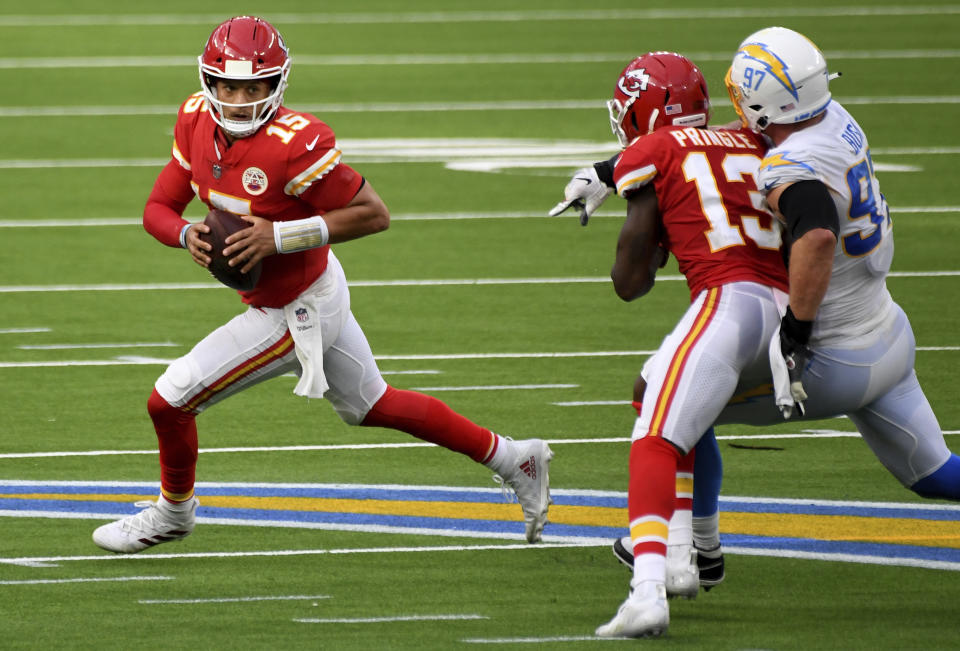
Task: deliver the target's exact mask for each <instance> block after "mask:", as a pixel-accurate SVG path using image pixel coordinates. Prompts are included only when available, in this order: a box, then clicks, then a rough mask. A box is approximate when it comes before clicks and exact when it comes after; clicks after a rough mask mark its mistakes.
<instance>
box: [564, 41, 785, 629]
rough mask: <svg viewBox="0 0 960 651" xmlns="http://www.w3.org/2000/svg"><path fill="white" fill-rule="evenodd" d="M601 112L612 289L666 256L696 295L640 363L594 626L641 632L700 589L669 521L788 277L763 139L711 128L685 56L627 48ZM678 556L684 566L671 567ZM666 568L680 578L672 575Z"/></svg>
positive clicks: (752, 359) (637, 281)
mask: <svg viewBox="0 0 960 651" xmlns="http://www.w3.org/2000/svg"><path fill="white" fill-rule="evenodd" d="M608 109H609V113H610V119H611V125H612V127H613V131H614V133H615V134H616V135H617V137H618V139H619V141H620V144H621V146H623V147H624V148H625V149H624V151H623V152H622V154H620V155H619V157H618V158H617V160H616V164H615V167H614V169H613V175H612V176H613V179H612V181H613V184H614V185H615V187H616V190H617V193H618V194H620V195H621V196H623V197H624V198H626V199H627V218H626V221H625V223H624V225H623V228H622V230H621V232H620V236H619V239H618V241H617V252H616V259H615V262H614V265H613V269H612V271H611V277H612V278H613V283H614V288H615V289H616V292H617V294H618V295H619V296H620V297H621V298H622V299H624V300H627V301H630V300H634V299H636V298H638V297H640V296H643V295H644V294H646V293H647V292H648V291H649V290H650V289H651V287H652V286H653V283H654V278H655V275H656V271H657V269H658V268H659V267H660V266H662V265H663V264H664V262H665V261H666V256H667V255H668V254H671V253H672V254H673V255H674V256H675V257H676V259H677V262H678V263H679V268H680V271H681V273H683V274H684V276H685V277H686V280H687V284H688V286H689V288H690V295H691V305H690V307H689V308H688V310H687V311H686V313H685V314H684V316H683V317H682V318H681V320H680V321H679V323H678V324H677V325H676V326H675V328H674V330H673V331H672V332H671V333H670V334H669V335H668V336H667V337H666V338H665V339H664V341H663V343H662V344H661V346H660V348H659V349H658V350H657V353H656V354H655V355H654V356H653V357H652V358H651V359H650V360H649V361H648V363H647V365H646V367H645V372H644V375H645V377H646V380H647V388H646V391H645V392H644V394H643V403H642V406H641V407H640V410H639V416H638V418H637V421H636V424H635V426H634V430H633V436H632V444H631V449H630V460H629V468H630V483H629V491H628V512H629V519H630V536H631V539H632V542H633V551H634V557H635V562H634V575H633V579H632V581H631V593H630V595H629V596H628V598H627V599H626V601H625V602H624V603H623V605H622V606H621V607H620V610H619V611H618V613H617V614H616V616H615V617H614V618H613V619H612V620H611V621H610V622H609V623H607V624H606V625H604V626H601V627H600V628H598V629H597V634H598V635H601V636H611V637H613V636H632V637H640V636H651V635H659V634H661V633H663V632H664V631H665V630H666V629H667V627H668V625H669V621H670V616H669V607H668V605H667V601H666V596H667V589H668V587H669V588H671V593H672V594H681V595H686V596H694V595H696V592H697V590H698V585H697V570H696V556H695V553H693V551H692V549H691V548H690V547H689V546H686V548H685V549H682V548H681V549H677V550H674V549H672V548H670V549H668V547H667V539H668V526H669V524H670V522H671V518H672V517H673V516H674V511H675V508H676V507H677V506H678V505H679V504H680V503H681V502H684V504H683V507H684V508H685V509H686V510H687V511H689V508H690V504H689V503H690V500H691V497H692V488H691V485H692V476H693V456H694V455H693V454H692V450H693V448H694V446H696V444H697V443H698V441H699V440H700V438H701V436H702V435H703V433H704V432H705V431H706V430H707V429H708V428H709V427H710V426H711V425H712V424H713V422H714V420H715V419H716V417H717V415H718V414H719V413H720V411H721V410H722V409H723V407H724V406H725V405H726V403H727V401H728V400H729V398H730V396H731V395H732V394H733V391H734V390H735V388H736V386H737V382H738V380H739V377H740V373H741V372H742V371H743V370H744V369H747V368H750V367H752V366H756V365H759V364H763V363H766V361H767V355H768V344H769V341H770V337H771V335H772V333H773V331H774V329H775V328H776V327H777V326H778V325H779V323H780V312H779V311H778V302H779V303H781V304H782V303H784V302H785V300H786V291H787V275H786V270H785V269H784V265H783V260H782V257H781V235H780V226H779V224H778V223H777V222H776V221H775V220H774V218H773V216H772V215H770V214H769V213H768V212H766V211H765V210H764V209H763V208H762V204H761V203H760V201H759V193H758V192H757V188H756V183H755V180H754V179H755V176H756V174H757V170H758V168H759V165H760V160H761V159H762V157H763V155H764V152H765V150H766V144H765V142H764V141H763V139H762V137H761V136H759V135H757V134H754V133H752V132H750V131H748V130H746V129H708V128H707V122H708V119H709V115H710V106H709V97H708V93H707V84H706V82H705V81H704V79H703V75H702V74H701V72H700V70H699V69H698V68H697V67H696V66H695V65H694V64H693V63H692V62H690V61H689V60H688V59H686V58H684V57H682V56H680V55H679V54H674V53H670V52H653V53H649V54H646V55H644V56H641V57H638V58H637V59H634V60H633V61H632V62H630V63H629V64H628V65H627V66H626V68H624V70H623V71H622V72H621V74H620V76H619V78H618V79H617V84H616V87H615V90H614V97H613V99H612V100H610V101H609V102H608ZM578 176H579V175H578ZM575 181H576V179H575ZM572 183H573V182H572ZM591 189H592V188H591ZM601 192H602V191H601ZM584 198H586V199H589V197H584ZM602 199H603V197H600V198H599V201H602ZM564 203H566V205H567V206H569V205H571V204H573V202H571V201H567V202H561V204H559V205H558V207H557V209H555V210H554V211H553V214H557V212H559V211H561V210H562V209H563V208H565V207H566V206H564V205H563V204H564ZM597 205H598V203H597ZM587 207H588V206H585V207H584V208H583V209H586V208H587ZM594 207H595V206H594ZM558 209H560V210H558ZM687 526H689V522H688V523H687ZM673 552H679V557H677V558H672V557H671V556H672V555H673ZM674 564H675V565H679V566H680V571H671V572H668V570H667V568H668V565H674ZM685 567H687V568H689V571H688V572H686V573H684V571H683V569H684V568H685ZM668 577H670V580H671V581H673V582H675V583H676V585H671V586H667V585H666V583H667V579H668ZM685 577H686V578H687V579H689V580H686V581H685V580H684V578H685Z"/></svg>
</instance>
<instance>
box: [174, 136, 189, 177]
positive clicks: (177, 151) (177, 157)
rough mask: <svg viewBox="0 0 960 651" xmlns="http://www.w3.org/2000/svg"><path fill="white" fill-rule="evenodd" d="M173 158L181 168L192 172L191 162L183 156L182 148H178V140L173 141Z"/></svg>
mask: <svg viewBox="0 0 960 651" xmlns="http://www.w3.org/2000/svg"><path fill="white" fill-rule="evenodd" d="M173 158H174V159H175V160H176V161H177V162H178V163H180V167H182V168H183V169H185V170H187V171H188V172H189V171H190V169H191V167H190V161H188V160H187V159H186V158H184V157H183V154H181V153H180V148H179V147H177V141H176V140H174V141H173Z"/></svg>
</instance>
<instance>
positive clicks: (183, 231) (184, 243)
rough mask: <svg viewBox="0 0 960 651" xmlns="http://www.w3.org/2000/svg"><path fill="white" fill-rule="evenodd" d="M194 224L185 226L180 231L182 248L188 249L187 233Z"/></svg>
mask: <svg viewBox="0 0 960 651" xmlns="http://www.w3.org/2000/svg"><path fill="white" fill-rule="evenodd" d="M191 226H193V224H184V226H183V228H181V229H180V248H181V249H185V248H187V231H189V230H190V227H191Z"/></svg>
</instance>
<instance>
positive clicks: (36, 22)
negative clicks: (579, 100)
mask: <svg viewBox="0 0 960 651" xmlns="http://www.w3.org/2000/svg"><path fill="white" fill-rule="evenodd" d="M956 13H960V7H958V6H957V5H942V6H923V5H921V6H909V5H892V6H889V7H862V6H841V7H810V8H796V7H789V8H780V9H773V8H766V9H764V15H765V16H768V17H771V18H797V17H815V18H816V17H854V16H926V15H931V14H932V15H941V14H946V15H949V14H956ZM756 15H757V10H756V8H751V7H726V8H717V9H709V8H705V7H704V8H695V9H593V10H564V9H556V10H539V11H520V10H515V11H430V12H391V13H387V12H369V13H365V12H351V13H346V12H344V13H318V12H311V13H271V14H270V20H271V21H273V22H274V24H277V25H282V24H284V23H301V24H321V25H332V24H339V25H355V24H359V25H371V24H377V25H379V24H387V25H391V24H395V23H428V24H429V23H477V22H490V23H503V22H509V23H512V22H554V21H584V20H600V21H608V20H686V19H699V20H702V19H709V18H713V19H736V18H755V17H756ZM222 19H223V16H222V15H220V14H53V15H30V14H27V15H24V14H19V15H17V14H13V15H9V16H3V17H0V26H2V27H79V26H121V25H122V26H131V25H137V26H158V25H205V26H206V25H212V24H217V23H218V22H219V21H221V20H222Z"/></svg>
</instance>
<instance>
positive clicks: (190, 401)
mask: <svg viewBox="0 0 960 651" xmlns="http://www.w3.org/2000/svg"><path fill="white" fill-rule="evenodd" d="M290 66H291V58H290V54H289V52H288V49H287V46H286V44H285V43H284V41H283V38H282V37H281V36H280V33H279V32H278V31H277V30H276V29H275V28H274V27H273V26H272V25H271V24H270V23H268V22H267V21H265V20H263V19H262V18H257V17H252V16H238V17H235V18H231V19H229V20H227V21H226V22H224V23H222V24H221V25H219V26H217V27H216V29H214V30H213V33H212V34H211V35H210V38H209V39H208V40H207V43H206V47H205V48H204V50H203V53H202V54H201V55H200V57H199V72H200V85H201V90H200V91H199V92H197V93H194V94H193V95H191V96H190V97H188V98H187V99H186V101H184V102H183V104H182V105H181V107H180V110H179V112H178V114H177V121H176V125H175V127H174V142H173V149H172V155H171V158H170V161H169V162H168V163H167V164H166V166H165V167H164V168H163V170H162V171H161V172H160V174H159V176H158V177H157V180H156V183H155V184H154V186H153V191H152V192H151V193H150V196H149V198H148V200H147V204H146V207H145V209H144V215H143V223H144V227H145V228H146V230H147V231H148V232H149V233H150V234H151V235H153V236H154V237H155V238H156V239H157V240H159V241H160V242H161V243H163V244H165V245H167V246H169V247H175V248H184V249H187V250H188V251H189V253H190V255H191V256H192V258H193V260H194V261H195V262H196V263H198V264H200V265H202V266H204V267H207V266H209V265H210V263H211V254H212V253H213V244H212V243H211V242H210V241H208V240H210V239H217V238H206V239H205V238H204V237H202V236H204V235H207V234H209V233H210V232H211V229H210V227H209V226H208V225H206V224H203V223H191V222H189V221H187V220H185V219H184V218H183V216H182V215H183V212H184V209H185V208H186V207H187V204H189V203H190V202H191V201H192V200H193V199H194V198H198V199H199V200H200V201H202V202H203V203H204V204H206V206H207V207H208V208H209V209H210V210H211V211H214V210H217V211H225V212H227V213H233V214H234V215H238V216H240V217H241V218H242V219H243V220H244V221H245V222H246V225H247V227H246V228H241V229H240V230H237V231H235V232H233V233H232V234H231V235H229V236H228V237H226V238H225V239H224V240H223V244H225V245H226V248H224V249H223V250H222V251H219V252H218V254H222V255H223V256H226V257H227V258H229V265H230V266H232V267H233V268H235V269H239V271H240V273H241V274H249V273H250V272H251V271H254V270H255V269H257V268H258V267H259V275H258V276H257V277H256V278H255V279H254V280H253V281H251V282H246V283H237V284H236V286H237V287H241V288H240V289H238V292H239V294H240V297H241V299H242V300H243V302H244V303H246V304H247V305H248V306H249V307H248V309H247V310H246V311H244V312H243V313H241V314H239V315H237V316H235V317H234V318H232V319H230V320H229V321H228V322H227V323H225V324H224V325H223V326H221V327H219V328H217V329H216V330H214V331H213V332H211V333H210V334H208V335H207V336H206V337H204V338H203V339H202V340H201V341H200V342H199V343H198V344H197V345H196V346H194V347H193V349H192V350H191V351H190V352H189V353H187V354H186V355H184V356H183V357H181V358H179V359H177V360H175V361H174V362H173V363H171V364H170V366H169V367H168V368H167V369H166V371H164V373H163V374H162V375H161V376H160V378H159V379H158V380H157V382H156V385H155V387H154V390H153V392H152V393H151V395H150V397H149V400H148V401H147V409H148V412H149V414H150V418H151V419H152V421H153V425H154V429H155V430H156V433H157V438H158V442H159V449H160V471H161V472H160V482H161V494H160V496H159V498H158V500H157V501H156V502H147V503H146V504H145V505H144V506H146V508H145V509H143V510H142V511H140V512H139V513H136V514H134V515H130V516H127V517H125V518H123V519H121V520H118V521H116V522H112V523H110V524H106V525H104V526H102V527H100V528H98V529H97V530H96V531H95V532H94V534H93V540H94V542H95V543H96V544H97V545H99V546H100V547H102V548H104V549H107V550H109V551H113V552H119V553H135V552H139V551H141V550H143V549H146V548H147V547H150V546H152V545H156V544H158V543H162V542H167V541H170V540H176V539H179V538H183V537H184V536H187V535H188V534H190V533H191V531H192V530H193V528H194V524H195V512H196V509H197V505H198V501H197V498H196V497H195V496H194V482H195V471H196V462H197V452H198V443H197V425H196V418H197V416H198V415H199V414H201V413H202V412H203V411H204V410H206V409H207V408H209V407H211V406H213V405H215V404H216V403H218V402H220V401H221V400H224V399H225V398H228V397H230V396H232V395H234V394H236V393H238V392H240V391H243V390H244V389H247V388H249V387H251V386H253V385H255V384H257V383H259V382H263V381H264V380H268V379H270V378H273V377H277V376H280V375H283V374H285V373H290V372H293V373H296V374H297V376H298V377H299V381H298V383H297V385H296V388H295V389H294V393H295V394H297V395H300V396H308V397H311V398H321V397H322V398H326V399H327V400H328V401H329V402H330V404H331V405H332V406H333V408H334V410H335V411H336V413H337V414H338V415H339V416H340V418H341V419H342V420H343V421H344V422H346V423H348V424H350V425H364V426H372V427H387V428H393V429H397V430H400V431H403V432H406V433H409V434H411V435H413V436H415V437H417V438H419V439H422V440H424V441H428V442H430V443H434V444H436V445H440V446H443V447H445V448H447V449H450V450H453V451H455V452H459V453H461V454H464V455H466V456H468V457H470V458H471V459H472V460H474V461H476V462H479V463H483V464H484V465H486V466H487V467H488V468H490V469H491V470H493V471H494V472H495V473H497V478H498V479H499V480H500V481H502V482H503V483H504V484H505V485H506V486H509V487H510V488H512V489H513V490H514V491H515V492H516V495H517V498H518V501H519V502H520V506H521V507H522V511H523V517H524V520H525V523H526V538H527V540H528V541H529V542H537V541H539V540H540V537H541V532H542V530H543V526H544V524H545V523H546V520H547V509H548V506H549V503H550V493H549V480H548V469H549V468H548V466H549V462H550V459H551V457H552V452H551V451H550V448H549V447H548V446H547V444H546V443H545V442H544V441H541V440H539V439H530V440H525V441H513V440H510V439H508V438H505V437H501V436H499V435H497V434H495V433H493V432H491V431H490V430H489V429H486V428H484V427H481V426H479V425H477V424H475V423H473V422H472V421H470V420H468V419H467V418H465V417H463V416H461V415H460V414H458V413H456V412H454V411H453V410H452V409H450V407H448V406H447V405H446V404H444V403H443V402H441V401H440V400H437V399H436V398H433V397H431V396H427V395H424V394H422V393H417V392H414V391H404V390H400V389H396V388H394V387H391V386H389V385H387V383H386V382H385V381H384V379H383V377H382V376H381V373H380V370H379V369H378V368H377V364H376V362H375V361H374V356H373V353H372V352H371V350H370V346H369V345H368V343H367V339H366V337H365V335H364V333H363V330H362V329H361V328H360V325H359V324H358V323H357V320H356V319H355V318H354V316H353V314H352V312H351V311H350V293H349V290H348V288H347V281H346V278H345V276H344V272H343V269H342V267H341V266H340V263H339V262H338V261H337V258H336V256H335V255H334V254H333V252H332V251H331V250H330V245H331V244H334V243H337V242H345V241H348V240H352V239H356V238H359V237H364V236H366V235H372V234H374V233H377V232H380V231H383V230H385V229H386V228H387V227H388V225H389V223H390V215H389V212H388V210H387V207H386V206H385V205H384V202H383V201H382V200H381V198H380V196H379V195H378V194H377V192H376V190H374V188H373V185H371V183H370V182H369V181H368V180H367V179H365V178H364V177H363V176H361V175H360V174H359V173H358V172H356V171H355V170H354V169H353V168H351V167H350V166H348V165H346V164H345V163H343V162H342V160H341V157H342V154H341V152H340V149H338V147H337V142H336V137H335V136H334V133H333V130H331V128H330V127H329V126H327V125H326V124H324V123H323V122H321V121H320V120H318V119H317V118H316V117H314V116H313V115H309V114H307V113H301V112H297V111H293V110H290V109H289V108H286V107H285V106H283V95H284V91H285V90H286V88H287V80H288V77H289V75H290Z"/></svg>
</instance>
